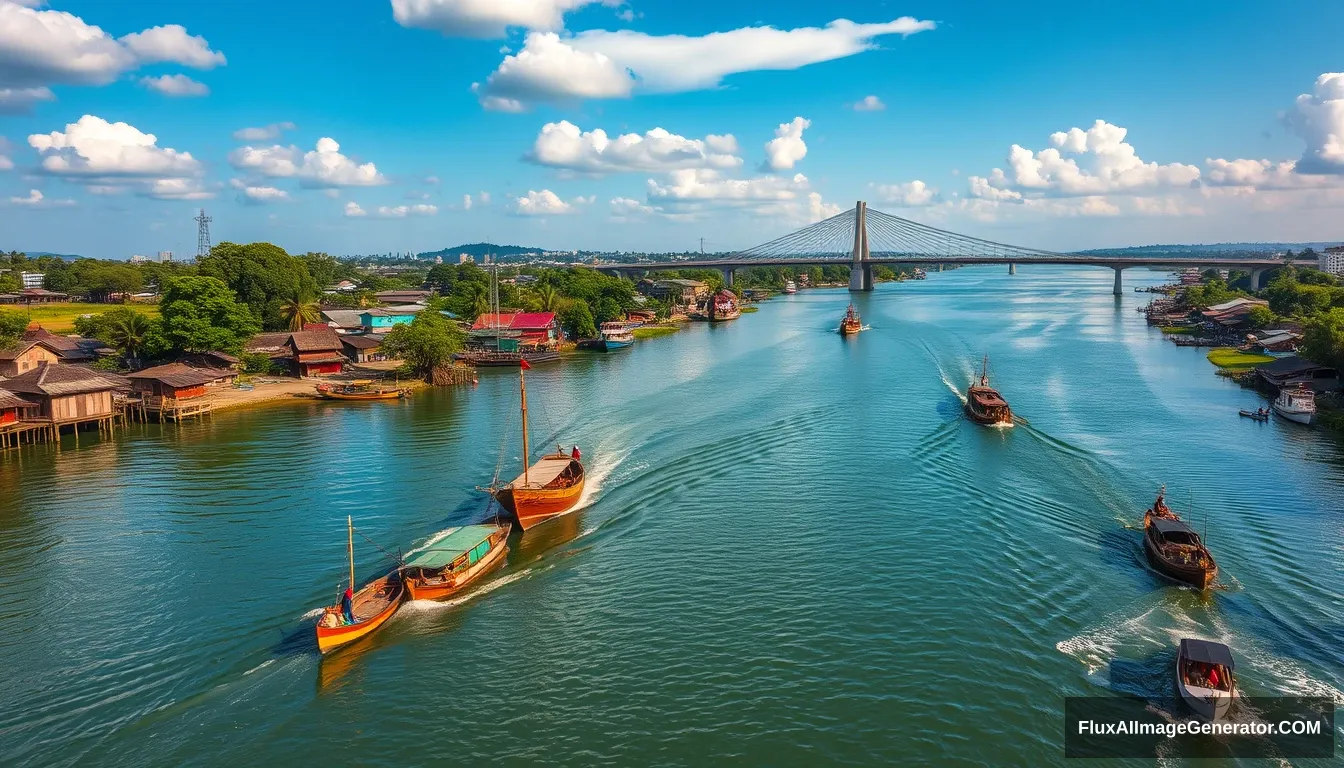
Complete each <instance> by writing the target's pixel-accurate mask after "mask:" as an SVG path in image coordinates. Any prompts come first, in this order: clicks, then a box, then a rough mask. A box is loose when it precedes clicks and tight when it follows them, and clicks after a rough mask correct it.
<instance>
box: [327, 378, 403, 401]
mask: <svg viewBox="0 0 1344 768" xmlns="http://www.w3.org/2000/svg"><path fill="white" fill-rule="evenodd" d="M315 389H316V390H317V394H318V396H319V397H324V398H326V399H328V400H399V399H401V398H403V397H405V396H406V394H407V392H408V390H406V389H403V388H401V387H381V386H377V385H376V384H375V383H374V382H373V381H372V380H369V379H357V380H355V381H352V382H350V383H348V384H334V383H332V384H328V383H323V384H318V385H317V386H316V387H315Z"/></svg>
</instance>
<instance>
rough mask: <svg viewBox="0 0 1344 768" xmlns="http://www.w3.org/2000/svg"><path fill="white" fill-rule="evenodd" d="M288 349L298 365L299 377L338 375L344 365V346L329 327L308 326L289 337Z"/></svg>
mask: <svg viewBox="0 0 1344 768" xmlns="http://www.w3.org/2000/svg"><path fill="white" fill-rule="evenodd" d="M289 347H290V349H291V350H293V352H294V360H295V362H297V363H298V365H299V375H300V376H325V375H327V374H331V373H340V372H341V368H342V366H344V365H345V361H346V358H345V354H344V351H345V346H344V345H343V344H341V337H340V336H338V335H337V334H336V331H334V330H332V329H331V328H330V327H329V326H325V325H309V326H307V327H306V328H305V329H304V330H302V331H295V332H294V333H292V334H290V336H289Z"/></svg>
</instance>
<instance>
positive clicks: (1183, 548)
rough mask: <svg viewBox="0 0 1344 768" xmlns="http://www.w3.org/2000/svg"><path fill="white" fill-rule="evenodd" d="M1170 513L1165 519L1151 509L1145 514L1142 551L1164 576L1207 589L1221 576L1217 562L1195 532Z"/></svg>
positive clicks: (1154, 567) (1197, 587)
mask: <svg viewBox="0 0 1344 768" xmlns="http://www.w3.org/2000/svg"><path fill="white" fill-rule="evenodd" d="M1159 500H1160V497H1159ZM1170 514H1171V516H1170V517H1165V516H1161V515H1159V514H1157V513H1156V512H1155V511H1154V510H1149V513H1148V514H1146V515H1144V520H1143V551H1144V553H1145V554H1147V556H1148V562H1149V563H1151V564H1152V566H1153V569H1154V570H1156V571H1157V572H1158V573H1161V574H1162V575H1164V576H1167V577H1169V578H1172V579H1175V580H1176V581H1179V582H1182V583H1185V584H1189V585H1190V586H1192V587H1195V588H1196V589H1208V588H1209V585H1210V584H1212V583H1213V580H1214V578H1215V577H1217V576H1218V563H1216V562H1215V561H1214V559H1213V555H1212V554H1210V553H1209V550H1208V548H1207V547H1205V546H1204V542H1203V541H1202V540H1200V538H1199V534H1198V533H1195V529H1193V528H1191V527H1190V526H1189V525H1187V524H1186V522H1185V521H1184V520H1182V519H1180V517H1177V516H1176V514H1175V513H1174V512H1172V513H1170Z"/></svg>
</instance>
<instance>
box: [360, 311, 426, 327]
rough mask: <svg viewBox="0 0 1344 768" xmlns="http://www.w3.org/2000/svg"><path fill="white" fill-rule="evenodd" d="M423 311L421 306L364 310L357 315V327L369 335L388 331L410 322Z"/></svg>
mask: <svg viewBox="0 0 1344 768" xmlns="http://www.w3.org/2000/svg"><path fill="white" fill-rule="evenodd" d="M424 309H425V306H424V305H423V304H410V305H406V306H401V307H380V308H377V309H366V310H364V311H363V312H360V313H359V326H360V328H361V329H362V330H364V331H366V332H369V333H374V332H377V331H390V330H392V329H393V328H394V327H396V326H398V325H402V324H403V323H409V322H411V321H412V320H414V319H415V316H416V315H418V314H419V313H420V312H422V311H424Z"/></svg>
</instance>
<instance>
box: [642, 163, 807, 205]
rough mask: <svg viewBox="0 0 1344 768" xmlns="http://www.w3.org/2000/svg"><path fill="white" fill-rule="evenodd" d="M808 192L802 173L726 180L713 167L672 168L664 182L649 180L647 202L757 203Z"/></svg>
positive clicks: (788, 197)
mask: <svg viewBox="0 0 1344 768" xmlns="http://www.w3.org/2000/svg"><path fill="white" fill-rule="evenodd" d="M807 191H809V187H808V181H807V177H806V176H804V175H802V174H801V173H800V174H798V175H796V176H794V177H793V178H792V179H784V178H780V177H778V176H763V177H761V178H756V179H729V178H724V176H723V174H721V173H719V172H718V171H715V170H705V169H688V170H682V171H672V172H671V173H669V174H668V178H667V182H666V183H659V182H658V181H657V180H655V179H649V182H648V198H649V201H650V202H664V203H682V202H709V201H714V202H721V203H757V202H766V201H774V202H778V201H784V200H796V199H798V196H799V195H800V194H802V193H804V192H807Z"/></svg>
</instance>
